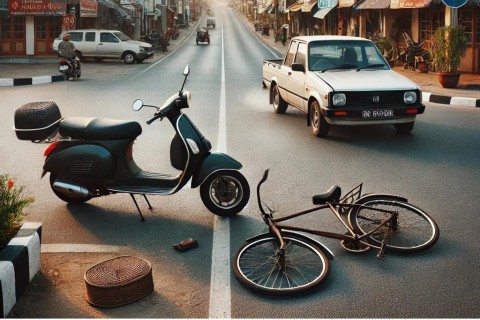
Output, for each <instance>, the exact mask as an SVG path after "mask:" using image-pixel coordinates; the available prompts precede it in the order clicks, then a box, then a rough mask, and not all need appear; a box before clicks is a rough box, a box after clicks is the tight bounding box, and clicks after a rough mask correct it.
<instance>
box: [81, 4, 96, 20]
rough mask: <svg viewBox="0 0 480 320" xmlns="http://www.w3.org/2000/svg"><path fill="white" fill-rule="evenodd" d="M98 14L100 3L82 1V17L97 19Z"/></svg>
mask: <svg viewBox="0 0 480 320" xmlns="http://www.w3.org/2000/svg"><path fill="white" fill-rule="evenodd" d="M97 13H98V2H97V1H96V0H80V17H81V18H96V17H97Z"/></svg>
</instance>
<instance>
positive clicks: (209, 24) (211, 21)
mask: <svg viewBox="0 0 480 320" xmlns="http://www.w3.org/2000/svg"><path fill="white" fill-rule="evenodd" d="M215 24H216V21H215V18H212V17H208V18H207V28H208V27H212V28H213V29H215Z"/></svg>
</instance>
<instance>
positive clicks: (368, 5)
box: [354, 0, 390, 9]
mask: <svg viewBox="0 0 480 320" xmlns="http://www.w3.org/2000/svg"><path fill="white" fill-rule="evenodd" d="M388 8H390V0H364V1H363V2H361V3H359V4H357V5H355V6H354V9H388Z"/></svg>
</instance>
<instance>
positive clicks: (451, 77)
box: [437, 72, 460, 88]
mask: <svg viewBox="0 0 480 320" xmlns="http://www.w3.org/2000/svg"><path fill="white" fill-rule="evenodd" d="M437 79H438V82H440V85H441V86H442V87H444V88H455V87H456V86H457V85H458V81H459V80H460V74H459V73H447V72H440V73H438V75H437Z"/></svg>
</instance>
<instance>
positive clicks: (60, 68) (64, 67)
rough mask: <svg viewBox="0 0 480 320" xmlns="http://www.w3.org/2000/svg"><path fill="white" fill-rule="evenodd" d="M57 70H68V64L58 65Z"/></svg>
mask: <svg viewBox="0 0 480 320" xmlns="http://www.w3.org/2000/svg"><path fill="white" fill-rule="evenodd" d="M58 70H60V71H65V70H68V66H60V67H58Z"/></svg>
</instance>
